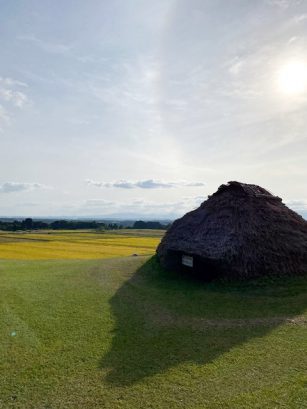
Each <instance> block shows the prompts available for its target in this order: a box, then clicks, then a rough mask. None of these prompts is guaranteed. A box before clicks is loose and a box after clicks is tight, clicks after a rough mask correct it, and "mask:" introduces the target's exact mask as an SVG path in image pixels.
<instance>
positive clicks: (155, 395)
mask: <svg viewBox="0 0 307 409" xmlns="http://www.w3.org/2000/svg"><path fill="white" fill-rule="evenodd" d="M113 238H114V237H113ZM111 239H112V237H110V240H111ZM93 240H96V239H93ZM3 244H4V243H3ZM1 246H2V244H0V247H1ZM109 247H112V246H109ZM103 251H104V252H106V251H107V249H104V250H103ZM149 252H151V253H153V250H151V251H149ZM104 254H106V253H104ZM110 254H111V255H112V253H110ZM0 346H1V348H0V373H1V377H0V408H1V409H2V408H3V409H6V408H20V409H24V408H25V409H27V408H35V409H36V408H38V409H47V408H48V409H61V408H63V409H64V408H65V409H66V408H72V409H75V408H131V409H136V408H155V409H156V408H191V409H192V408H193V409H194V408H195V409H196V408H197V409H198V408H210V409H211V408H216V409H217V408H218V409H220V408H231V409H232V408H242V409H243V408H261V409H262V408H270V409H271V408H287V409H288V408H297V409H301V408H307V277H305V278H295V279H292V280H274V281H270V280H262V281H257V282H254V283H250V284H243V283H231V284H230V283H210V284H204V283H201V282H199V281H195V280H192V279H189V278H187V277H183V276H178V275H176V274H174V273H172V274H171V273H168V272H165V271H164V270H162V269H161V268H160V267H159V265H158V264H157V261H156V260H155V258H151V257H148V256H139V257H120V258H109V259H107V258H106V259H92V260H59V259H58V260H2V261H1V262H0Z"/></svg>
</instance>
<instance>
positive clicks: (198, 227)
mask: <svg viewBox="0 0 307 409" xmlns="http://www.w3.org/2000/svg"><path fill="white" fill-rule="evenodd" d="M157 255H158V258H159V259H160V262H161V263H162V265H163V266H165V267H166V268H169V269H172V270H182V269H184V270H186V271H190V272H196V273H198V274H200V275H202V276H203V277H204V278H205V279H212V278H215V277H228V278H252V277H258V276H263V275H292V274H307V222H306V221H305V220H304V219H303V218H302V217H301V216H299V215H298V214H297V213H295V212H294V211H292V210H290V209H289V208H288V207H287V206H285V205H284V204H283V203H282V200H281V199H280V198H279V197H277V196H273V195H272V194H271V193H270V192H268V191H267V190H265V189H263V188H262V187H260V186H257V185H250V184H245V183H239V182H229V183H227V184H226V185H222V186H220V187H219V189H218V190H217V192H216V193H214V194H213V195H212V196H210V197H209V198H208V200H206V201H205V202H204V203H202V205H201V206H200V207H199V208H198V209H196V210H193V211H191V212H189V213H187V214H186V215H185V216H183V217H182V218H181V219H178V220H176V221H175V222H174V223H173V225H172V226H171V228H170V229H169V230H168V232H167V233H166V235H165V237H164V238H163V240H162V241H161V243H160V245H159V247H158V249H157Z"/></svg>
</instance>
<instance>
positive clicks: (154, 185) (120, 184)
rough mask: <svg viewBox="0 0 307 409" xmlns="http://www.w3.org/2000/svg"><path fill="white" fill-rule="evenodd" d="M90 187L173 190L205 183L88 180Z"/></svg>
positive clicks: (151, 180) (200, 185)
mask: <svg viewBox="0 0 307 409" xmlns="http://www.w3.org/2000/svg"><path fill="white" fill-rule="evenodd" d="M86 183H87V184H88V185H89V186H95V187H99V188H118V189H137V188H138V189H171V188H178V187H202V186H205V184H204V183H203V182H187V181H180V182H166V181H161V180H154V179H147V180H139V181H128V180H119V181H115V182H97V181H94V180H89V179H88V180H86Z"/></svg>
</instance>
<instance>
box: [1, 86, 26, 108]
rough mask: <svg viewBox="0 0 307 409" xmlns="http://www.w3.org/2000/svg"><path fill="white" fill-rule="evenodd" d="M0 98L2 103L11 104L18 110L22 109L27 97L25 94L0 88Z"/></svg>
mask: <svg viewBox="0 0 307 409" xmlns="http://www.w3.org/2000/svg"><path fill="white" fill-rule="evenodd" d="M0 98H2V99H3V100H4V101H8V102H11V103H12V104H13V105H14V106H16V107H18V108H22V107H23V106H24V104H25V103H26V102H27V101H28V97H27V96H26V94H25V93H23V92H21V91H15V90H13V89H8V88H6V89H5V88H2V89H1V88H0Z"/></svg>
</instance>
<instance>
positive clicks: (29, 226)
mask: <svg viewBox="0 0 307 409" xmlns="http://www.w3.org/2000/svg"><path fill="white" fill-rule="evenodd" d="M167 227H168V225H164V224H162V223H160V222H156V221H153V222H151V221H142V220H138V221H136V222H134V223H133V225H132V226H131V227H124V226H122V225H121V224H120V223H114V222H113V223H105V222H96V221H86V220H55V221H50V222H48V221H40V220H33V219H32V218H30V217H28V218H26V219H24V220H14V221H0V230H4V231H18V230H42V229H51V230H80V229H95V230H119V229H123V228H130V229H158V230H163V229H166V228H167Z"/></svg>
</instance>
